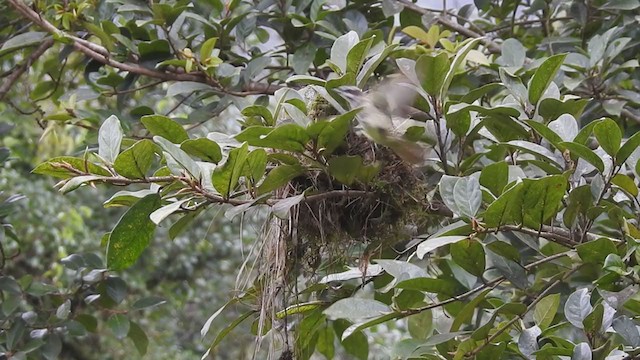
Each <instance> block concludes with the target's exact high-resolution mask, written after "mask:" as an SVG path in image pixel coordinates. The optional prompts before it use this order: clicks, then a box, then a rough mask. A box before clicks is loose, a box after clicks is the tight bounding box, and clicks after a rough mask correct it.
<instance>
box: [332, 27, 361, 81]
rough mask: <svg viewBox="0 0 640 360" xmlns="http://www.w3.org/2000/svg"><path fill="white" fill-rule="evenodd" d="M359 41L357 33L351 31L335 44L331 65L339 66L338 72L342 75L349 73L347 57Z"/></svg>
mask: <svg viewBox="0 0 640 360" xmlns="http://www.w3.org/2000/svg"><path fill="white" fill-rule="evenodd" d="M359 41H360V38H359V37H358V34H357V33H356V32H355V31H349V32H348V33H346V34H344V35H342V36H340V37H339V38H337V39H336V41H334V42H333V46H332V47H331V58H330V60H331V63H333V64H334V65H335V66H337V70H339V71H336V72H339V73H341V74H340V75H342V74H345V73H347V56H348V54H349V52H350V50H351V49H352V48H353V47H354V46H356V44H357V43H358V42H359Z"/></svg>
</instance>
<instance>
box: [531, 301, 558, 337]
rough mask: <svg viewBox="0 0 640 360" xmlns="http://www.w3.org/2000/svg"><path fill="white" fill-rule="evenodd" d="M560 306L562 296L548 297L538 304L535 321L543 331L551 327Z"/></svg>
mask: <svg viewBox="0 0 640 360" xmlns="http://www.w3.org/2000/svg"><path fill="white" fill-rule="evenodd" d="M559 306H560V294H551V295H547V296H545V297H544V298H542V300H540V301H539V302H538V303H537V304H536V306H535V308H534V310H533V319H534V320H535V321H536V324H537V325H538V326H539V327H540V328H541V329H542V330H545V329H546V328H548V327H549V325H551V323H552V322H553V318H554V317H555V316H556V313H557V312H558V307H559Z"/></svg>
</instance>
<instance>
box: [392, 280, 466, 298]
mask: <svg viewBox="0 0 640 360" xmlns="http://www.w3.org/2000/svg"><path fill="white" fill-rule="evenodd" d="M395 287H396V289H407V290H416V291H422V292H428V293H434V294H439V295H443V296H448V297H451V296H454V295H457V294H459V293H460V289H461V286H460V285H459V284H458V282H457V281H455V280H454V279H432V278H426V277H417V278H413V279H408V280H403V281H400V282H399V283H397V284H396V286H395Z"/></svg>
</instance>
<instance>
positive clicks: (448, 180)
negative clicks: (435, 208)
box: [438, 175, 461, 215]
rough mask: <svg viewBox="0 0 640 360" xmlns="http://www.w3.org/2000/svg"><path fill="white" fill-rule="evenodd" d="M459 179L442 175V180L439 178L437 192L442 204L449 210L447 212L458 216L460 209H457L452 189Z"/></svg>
mask: <svg viewBox="0 0 640 360" xmlns="http://www.w3.org/2000/svg"><path fill="white" fill-rule="evenodd" d="M460 179H461V178H459V177H457V176H449V175H443V176H442V178H440V183H439V184H438V191H439V193H440V197H441V198H442V201H444V204H445V205H446V206H447V207H448V208H449V210H451V211H452V212H453V213H454V214H456V215H459V214H460V209H458V206H457V205H456V202H455V199H454V198H453V189H454V188H455V186H456V184H457V183H458V181H459V180H460Z"/></svg>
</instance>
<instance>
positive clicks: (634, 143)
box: [616, 132, 640, 165]
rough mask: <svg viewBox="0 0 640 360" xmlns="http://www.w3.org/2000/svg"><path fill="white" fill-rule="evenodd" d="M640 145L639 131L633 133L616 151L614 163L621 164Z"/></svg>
mask: <svg viewBox="0 0 640 360" xmlns="http://www.w3.org/2000/svg"><path fill="white" fill-rule="evenodd" d="M638 146H640V132H637V133H635V134H633V135H632V136H631V137H630V138H629V139H628V140H627V141H626V142H625V143H624V145H622V147H620V150H618V152H617V153H616V165H622V164H624V162H625V161H627V159H628V158H629V156H631V154H632V153H633V152H634V151H635V150H636V149H637V148H638Z"/></svg>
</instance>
